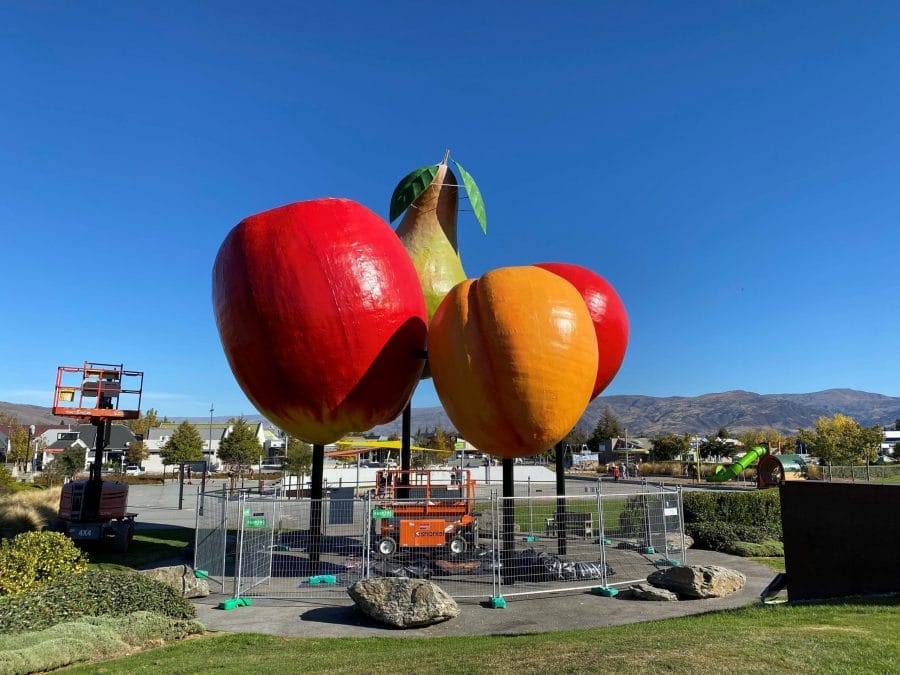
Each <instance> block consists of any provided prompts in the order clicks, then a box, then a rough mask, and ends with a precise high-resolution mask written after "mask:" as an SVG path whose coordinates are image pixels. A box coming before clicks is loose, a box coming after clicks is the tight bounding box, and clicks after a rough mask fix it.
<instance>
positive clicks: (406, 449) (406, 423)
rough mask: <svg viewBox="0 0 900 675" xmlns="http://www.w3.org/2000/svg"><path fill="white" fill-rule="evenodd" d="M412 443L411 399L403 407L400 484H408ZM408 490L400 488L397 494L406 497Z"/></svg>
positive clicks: (401, 497)
mask: <svg viewBox="0 0 900 675" xmlns="http://www.w3.org/2000/svg"><path fill="white" fill-rule="evenodd" d="M411 445H412V400H410V402H409V403H407V404H406V407H405V408H404V409H403V430H402V431H401V436H400V470H401V471H402V473H401V474H400V485H409V469H410V464H411V454H412V453H411V452H410V446H411ZM408 495H409V490H407V489H401V490H399V491H398V494H397V496H398V497H400V499H406V497H407V496H408Z"/></svg>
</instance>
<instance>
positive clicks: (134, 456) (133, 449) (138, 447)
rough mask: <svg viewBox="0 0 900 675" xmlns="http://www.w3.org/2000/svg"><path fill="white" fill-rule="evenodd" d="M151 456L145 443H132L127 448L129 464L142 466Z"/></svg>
mask: <svg viewBox="0 0 900 675" xmlns="http://www.w3.org/2000/svg"><path fill="white" fill-rule="evenodd" d="M149 456H150V453H148V452H147V447H146V446H145V445H144V441H131V442H130V443H129V444H128V447H127V448H125V461H126V462H128V463H129V464H138V465H140V463H141V462H143V461H144V460H145V459H147V457H149Z"/></svg>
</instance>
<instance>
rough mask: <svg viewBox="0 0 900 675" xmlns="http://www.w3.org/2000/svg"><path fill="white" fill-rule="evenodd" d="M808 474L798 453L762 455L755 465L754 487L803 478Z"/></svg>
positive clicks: (774, 485)
mask: <svg viewBox="0 0 900 675" xmlns="http://www.w3.org/2000/svg"><path fill="white" fill-rule="evenodd" d="M807 476H808V469H807V466H806V462H805V461H804V460H803V458H802V457H801V456H800V455H763V456H762V457H760V459H759V464H757V465H756V487H758V488H768V487H778V486H780V485H784V483H785V481H792V480H803V479H805V478H806V477H807Z"/></svg>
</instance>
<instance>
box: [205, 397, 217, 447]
mask: <svg viewBox="0 0 900 675" xmlns="http://www.w3.org/2000/svg"><path fill="white" fill-rule="evenodd" d="M213 410H215V408H214V407H213V404H212V403H210V404H209V451H208V452H207V453H206V454H207V455H209V457H207V458H206V459H207V460H211V459H212V416H213Z"/></svg>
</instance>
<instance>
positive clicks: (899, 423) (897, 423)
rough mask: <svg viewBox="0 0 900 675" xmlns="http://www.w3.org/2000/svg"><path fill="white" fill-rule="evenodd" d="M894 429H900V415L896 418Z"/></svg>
mask: <svg viewBox="0 0 900 675" xmlns="http://www.w3.org/2000/svg"><path fill="white" fill-rule="evenodd" d="M894 431H900V417H898V418H897V419H895V420H894Z"/></svg>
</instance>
